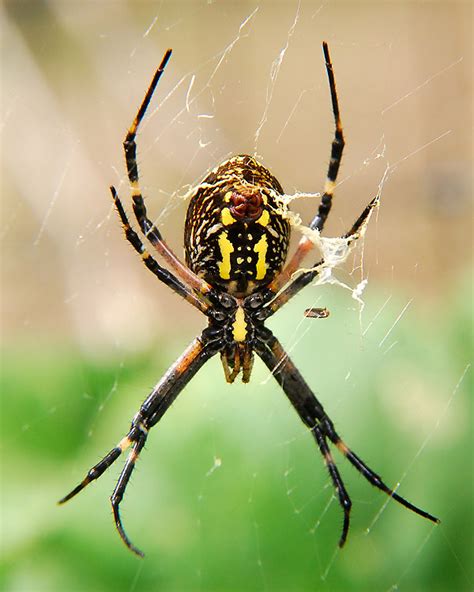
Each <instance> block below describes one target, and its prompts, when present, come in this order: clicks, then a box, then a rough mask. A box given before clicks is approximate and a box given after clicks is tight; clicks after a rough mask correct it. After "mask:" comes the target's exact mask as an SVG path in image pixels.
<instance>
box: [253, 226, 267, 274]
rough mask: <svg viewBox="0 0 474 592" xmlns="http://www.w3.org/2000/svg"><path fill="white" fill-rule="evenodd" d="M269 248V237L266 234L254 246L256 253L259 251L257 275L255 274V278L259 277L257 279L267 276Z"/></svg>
mask: <svg viewBox="0 0 474 592" xmlns="http://www.w3.org/2000/svg"><path fill="white" fill-rule="evenodd" d="M267 249H268V243H267V237H266V235H265V234H264V235H263V236H262V238H261V239H260V240H259V241H258V243H257V244H256V245H255V247H254V248H253V250H254V251H255V252H256V253H258V259H257V275H256V276H255V279H257V280H263V278H264V277H265V274H266V273H267V262H266V257H267Z"/></svg>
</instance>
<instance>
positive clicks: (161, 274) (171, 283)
mask: <svg viewBox="0 0 474 592" xmlns="http://www.w3.org/2000/svg"><path fill="white" fill-rule="evenodd" d="M110 191H111V193H112V197H113V200H114V204H115V207H116V209H117V212H118V214H119V216H120V219H121V221H122V225H123V229H124V232H125V237H126V238H127V240H128V242H129V243H130V244H131V245H132V246H133V248H134V249H135V251H136V252H137V253H138V254H139V255H140V257H141V258H142V260H143V263H144V264H145V265H146V266H147V267H148V269H149V270H150V271H151V272H152V273H153V274H155V275H156V277H157V278H158V279H159V280H161V281H162V282H163V283H164V284H166V285H167V286H168V287H170V288H171V289H172V290H174V291H175V292H177V293H178V294H179V295H180V296H182V297H183V298H184V299H185V300H187V301H188V302H190V303H191V304H192V305H193V306H195V307H196V308H198V309H199V310H200V311H201V312H204V313H205V312H206V310H207V309H208V308H209V306H208V304H206V303H205V302H203V301H202V300H200V299H199V298H198V297H197V296H196V293H195V292H194V291H193V290H191V289H190V288H188V287H187V286H186V285H185V284H183V283H182V282H181V281H180V280H179V279H178V278H177V277H176V276H175V275H173V274H172V273H171V272H170V271H169V270H168V269H166V268H165V267H162V266H161V265H160V264H159V263H158V262H157V261H156V260H155V259H154V258H153V257H152V256H151V255H150V253H149V252H148V251H147V250H146V248H145V245H144V244H143V243H142V241H141V239H140V237H139V236H138V234H137V233H136V232H135V231H134V230H133V228H132V227H131V226H130V222H129V221H128V218H127V214H126V213H125V210H124V207H123V205H122V202H121V201H120V198H119V196H118V194H117V191H116V189H115V187H111V188H110Z"/></svg>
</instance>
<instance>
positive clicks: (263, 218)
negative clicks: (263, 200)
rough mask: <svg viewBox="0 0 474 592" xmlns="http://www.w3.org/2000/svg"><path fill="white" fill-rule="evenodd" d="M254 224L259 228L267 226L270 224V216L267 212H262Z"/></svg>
mask: <svg viewBox="0 0 474 592" xmlns="http://www.w3.org/2000/svg"><path fill="white" fill-rule="evenodd" d="M256 222H257V224H260V225H261V226H267V224H268V223H269V222H270V214H269V213H268V210H263V212H262V215H261V216H260V218H259V219H258V220H256Z"/></svg>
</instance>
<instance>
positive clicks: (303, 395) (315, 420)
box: [256, 331, 439, 547]
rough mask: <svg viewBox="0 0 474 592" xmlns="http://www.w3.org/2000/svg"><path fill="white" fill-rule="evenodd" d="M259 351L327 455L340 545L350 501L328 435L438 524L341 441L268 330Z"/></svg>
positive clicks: (364, 470) (375, 480)
mask: <svg viewBox="0 0 474 592" xmlns="http://www.w3.org/2000/svg"><path fill="white" fill-rule="evenodd" d="M256 351H257V353H258V354H259V356H260V357H261V359H262V360H263V362H264V363H265V364H266V366H267V367H268V369H269V370H270V371H271V372H272V374H273V376H274V377H275V379H276V380H277V382H278V383H279V384H280V386H281V388H282V389H283V390H284V392H285V394H286V395H287V397H288V398H289V400H290V402H291V404H292V405H293V407H294V408H295V410H296V411H297V413H298V415H299V416H300V418H301V420H302V421H303V423H304V424H305V425H306V426H307V427H308V428H309V429H310V430H311V432H312V434H313V436H314V438H315V440H316V442H317V444H318V446H319V449H320V451H321V453H322V454H323V456H324V459H325V462H326V465H327V467H328V470H329V473H330V475H331V479H332V481H333V484H334V487H335V488H336V491H337V493H338V497H339V503H340V505H341V507H342V509H343V512H344V525H343V531H342V535H341V538H340V540H339V545H340V546H341V547H342V545H343V544H344V542H345V540H346V536H347V531H348V528H349V513H350V508H351V502H350V499H349V496H348V495H347V492H346V491H345V488H344V484H343V482H342V479H341V477H340V475H339V473H338V471H337V468H336V466H335V465H334V461H333V460H332V457H331V456H330V455H329V456H328V448H327V444H326V438H329V439H330V440H331V442H332V443H333V444H335V445H336V447H337V448H338V450H339V451H340V452H342V454H343V455H344V456H345V457H346V458H347V459H348V460H349V462H350V463H351V464H352V465H353V466H354V467H355V468H356V469H357V470H358V471H359V473H361V474H362V475H363V476H364V477H365V478H366V479H367V481H368V482H369V483H371V484H372V485H373V486H375V487H377V488H378V489H380V490H381V491H383V492H385V493H386V494H387V495H389V496H390V497H392V498H393V499H394V500H396V501H397V502H399V503H400V504H401V505H403V506H405V507H406V508H408V509H409V510H412V511H413V512H415V513H416V514H419V515H420V516H423V517H424V518H427V519H428V520H431V521H432V522H434V523H436V524H438V523H439V519H438V518H436V517H435V516H433V515H431V514H429V513H428V512H425V511H424V510H421V509H420V508H418V507H416V506H414V505H413V504H411V503H410V502H408V501H407V500H405V499H404V498H402V497H401V496H399V495H398V494H397V493H396V492H395V491H394V490H393V489H391V488H389V487H388V486H387V485H386V484H385V483H384V482H383V481H382V479H381V477H380V476H379V475H377V473H375V472H374V471H373V470H372V469H370V468H369V467H368V466H367V465H366V464H365V463H364V462H363V461H362V460H361V459H360V458H359V457H358V456H357V455H356V454H355V453H354V452H352V451H351V450H350V449H349V447H348V446H347V445H346V444H345V443H344V442H343V441H342V440H341V438H340V437H339V435H338V434H337V432H336V430H335V429H334V425H333V423H332V421H331V419H330V418H329V417H328V415H327V414H326V412H325V411H324V409H323V407H322V405H321V403H320V402H319V401H318V400H317V398H316V397H315V396H314V394H313V392H312V391H311V389H310V388H309V386H308V385H307V383H306V382H305V380H304V378H303V377H302V376H301V374H300V372H299V371H298V369H297V368H296V367H295V365H294V364H293V362H292V361H291V360H290V359H289V357H288V355H287V354H286V353H285V351H284V349H283V347H282V346H281V344H280V343H279V341H278V340H277V339H276V337H274V336H273V335H272V334H271V332H270V331H269V332H268V334H267V335H266V336H265V337H264V338H260V340H259V343H258V346H256Z"/></svg>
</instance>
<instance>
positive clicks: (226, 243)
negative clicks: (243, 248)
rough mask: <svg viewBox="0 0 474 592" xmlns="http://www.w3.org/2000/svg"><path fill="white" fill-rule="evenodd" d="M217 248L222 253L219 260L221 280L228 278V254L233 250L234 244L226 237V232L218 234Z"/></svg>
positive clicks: (229, 265) (229, 268)
mask: <svg viewBox="0 0 474 592" xmlns="http://www.w3.org/2000/svg"><path fill="white" fill-rule="evenodd" d="M219 249H220V251H221V255H222V261H219V263H218V265H219V275H220V276H221V278H222V279H223V280H228V279H230V270H231V264H230V254H231V253H232V252H233V251H234V246H233V245H232V243H231V242H230V240H229V239H228V238H227V232H222V233H221V234H220V235H219Z"/></svg>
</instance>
